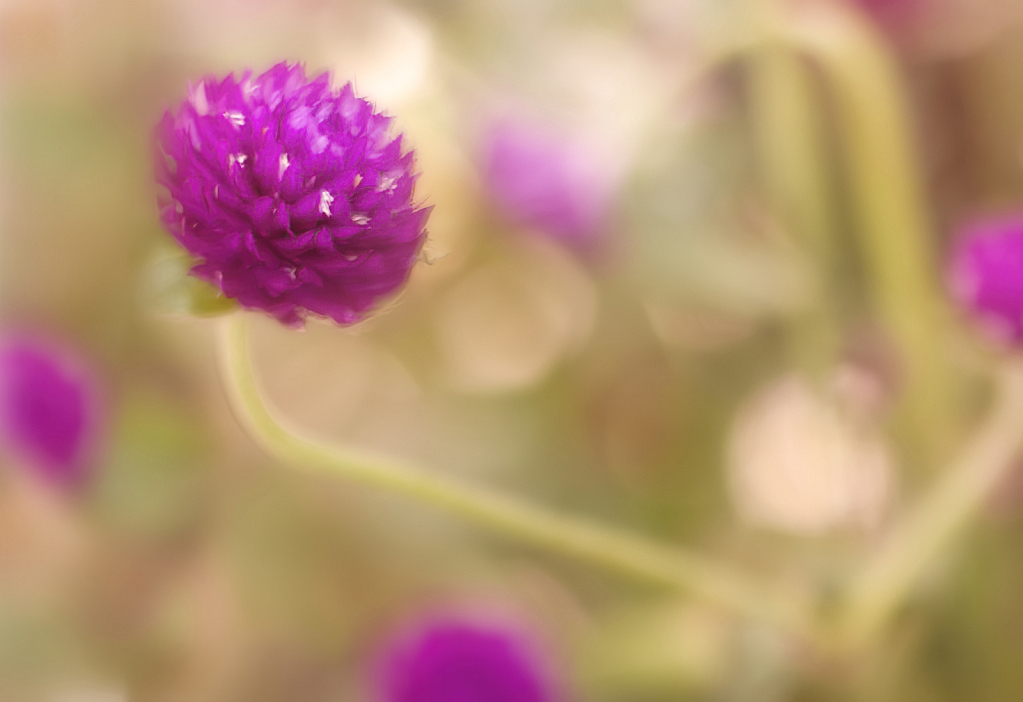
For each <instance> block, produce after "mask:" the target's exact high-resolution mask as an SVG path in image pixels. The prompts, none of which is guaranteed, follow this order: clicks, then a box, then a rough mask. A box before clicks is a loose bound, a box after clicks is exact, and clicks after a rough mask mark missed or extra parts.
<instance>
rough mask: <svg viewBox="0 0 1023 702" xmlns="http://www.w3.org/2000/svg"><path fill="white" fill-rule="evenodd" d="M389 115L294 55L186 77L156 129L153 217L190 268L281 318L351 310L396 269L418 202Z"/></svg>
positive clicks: (358, 313)
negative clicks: (159, 191)
mask: <svg viewBox="0 0 1023 702" xmlns="http://www.w3.org/2000/svg"><path fill="white" fill-rule="evenodd" d="M390 123H391V118H390V117H387V116H385V115H383V114H381V113H378V112H375V111H374V108H373V105H372V104H370V103H369V102H367V101H366V100H363V99H362V98H359V97H357V96H356V95H355V94H354V92H353V89H352V85H351V84H350V83H348V84H345V85H344V86H343V87H342V88H341V89H340V90H334V89H332V88H331V85H330V76H329V74H327V73H324V74H321V75H319V76H316V77H315V78H312V79H309V78H307V77H306V75H305V70H304V68H303V67H302V66H301V65H288V64H286V63H281V64H278V65H276V66H274V67H273V68H271V69H270V70H268V71H267V72H265V73H263V74H262V75H259V76H255V77H253V76H252V75H251V73H249V72H246V73H244V74H243V75H242V76H241V78H239V79H236V78H235V77H234V76H233V74H232V75H228V76H227V77H226V78H224V79H223V80H217V79H216V78H214V77H212V76H208V77H206V78H205V79H204V80H203V81H202V82H200V83H199V84H198V85H196V86H194V87H192V88H191V89H190V90H189V95H188V99H187V100H185V102H184V103H183V104H182V105H181V106H180V108H179V109H178V110H177V111H176V112H170V111H168V112H167V113H166V114H165V115H164V117H163V120H162V121H161V122H160V124H159V125H158V127H157V135H156V136H157V142H158V145H159V148H160V150H161V152H162V153H161V154H158V157H157V180H158V182H159V183H160V184H161V185H163V186H165V187H166V189H167V197H165V198H163V199H162V200H161V203H160V204H161V217H162V220H163V223H164V225H165V226H166V228H167V229H168V231H169V232H170V233H171V234H172V235H173V236H174V237H175V238H176V239H177V240H178V242H179V243H180V244H181V245H182V246H184V247H185V249H187V250H188V251H189V252H190V253H191V254H192V255H193V256H194V257H195V258H196V259H197V260H198V263H197V264H196V265H195V266H194V267H193V268H192V273H193V274H194V275H196V276H198V277H200V278H202V279H204V280H206V281H208V282H210V283H212V284H214V285H216V286H217V287H219V288H220V289H221V290H222V291H223V293H224V294H225V295H226V296H227V297H230V298H234V299H236V300H237V301H238V302H239V303H240V304H241V305H242V306H243V307H248V308H252V309H259V310H263V311H265V312H268V313H269V314H271V315H273V316H274V317H276V318H277V319H279V320H280V321H282V322H284V323H285V324H287V325H289V326H300V325H301V324H302V322H303V320H304V319H305V316H306V314H307V313H308V314H313V315H318V316H323V317H330V318H331V319H333V320H334V321H336V322H337V323H339V324H342V325H346V324H352V323H354V322H357V321H359V320H360V319H362V318H364V317H365V316H366V315H367V314H368V313H369V312H370V311H371V309H372V308H373V307H374V306H376V305H377V304H378V303H379V302H380V301H381V300H382V299H383V298H385V297H387V296H389V295H391V294H392V293H394V292H396V291H397V290H398V289H399V288H400V287H401V286H402V284H403V283H404V282H405V280H406V279H407V278H408V276H409V273H410V271H411V269H412V265H413V264H414V263H415V261H416V258H417V257H418V254H419V250H420V248H421V247H422V244H423V241H424V239H425V236H426V235H425V232H424V226H425V223H426V219H427V216H428V214H429V211H430V208H428V207H419V206H417V205H416V204H415V203H414V202H413V187H414V185H415V180H416V174H415V172H414V171H413V168H414V154H413V152H412V151H403V146H402V137H401V136H400V135H399V136H396V137H394V136H391V135H390V134H389V131H388V130H389V127H390Z"/></svg>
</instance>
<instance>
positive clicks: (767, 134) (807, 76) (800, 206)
mask: <svg viewBox="0 0 1023 702" xmlns="http://www.w3.org/2000/svg"><path fill="white" fill-rule="evenodd" d="M746 65H747V76H748V85H749V95H750V102H751V105H752V123H753V129H754V132H755V134H756V136H757V147H758V152H759V157H760V158H759V161H760V169H759V170H760V172H761V177H762V179H763V181H764V188H765V191H766V194H767V196H768V200H769V201H770V203H771V205H772V209H773V210H774V212H775V214H776V215H777V216H778V217H779V218H780V220H781V222H782V224H783V226H784V227H785V228H786V229H787V230H788V232H789V233H791V234H792V235H793V237H794V239H795V241H796V242H797V243H798V245H799V246H800V247H801V248H802V249H803V250H804V251H805V252H806V253H807V254H808V256H809V259H810V262H811V263H812V264H813V265H812V268H811V270H812V272H813V274H814V279H813V283H814V294H813V295H811V296H809V299H808V300H807V302H806V304H805V306H804V308H803V309H801V310H799V311H798V312H797V313H796V315H795V316H794V318H793V319H792V327H793V329H792V332H793V333H792V337H793V349H792V350H793V356H794V360H795V362H796V364H797V365H798V366H799V367H800V368H802V369H804V370H806V371H808V372H809V373H810V374H811V375H812V376H814V377H819V376H821V375H822V374H823V373H825V372H827V371H828V370H830V369H831V368H832V367H833V365H834V361H835V357H836V356H837V354H838V346H839V329H838V311H837V309H835V308H836V304H835V294H834V289H833V288H832V287H831V285H829V284H831V283H832V281H833V280H834V278H835V276H834V273H835V270H834V262H835V261H834V258H835V256H834V250H835V246H836V241H837V240H838V225H837V224H836V215H835V198H834V193H833V189H832V187H831V179H832V173H831V172H830V170H829V168H828V164H827V157H826V153H827V145H826V143H825V142H826V139H825V136H824V131H825V130H824V120H823V116H822V115H823V109H822V106H821V104H820V103H821V96H820V95H819V90H817V89H816V87H817V86H815V85H814V81H813V75H812V74H811V71H810V67H809V66H808V65H806V62H805V59H804V58H803V57H802V56H800V55H799V54H798V53H797V52H795V51H794V50H793V49H792V47H790V46H786V45H785V44H783V43H780V42H776V43H765V44H764V45H762V46H760V47H757V48H756V50H753V51H750V54H749V56H748V58H747V63H746Z"/></svg>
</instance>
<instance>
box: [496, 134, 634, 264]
mask: <svg viewBox="0 0 1023 702" xmlns="http://www.w3.org/2000/svg"><path fill="white" fill-rule="evenodd" d="M482 159H483V175H484V179H485V182H486V186H487V189H488V191H489V193H490V197H491V199H492V200H493V202H494V205H495V207H496V208H497V210H498V211H499V213H500V214H501V216H502V217H504V218H505V219H506V220H507V221H508V222H510V223H511V224H513V225H515V226H520V227H524V228H528V229H533V230H536V231H538V232H541V233H543V234H545V235H547V236H549V237H551V238H553V239H555V240H557V241H558V242H560V243H561V244H563V245H565V246H567V247H568V248H570V249H572V250H574V251H576V252H577V253H581V254H585V255H592V254H593V253H595V251H596V250H597V249H600V248H601V246H602V245H603V244H604V243H605V238H606V235H607V233H608V229H609V228H610V223H611V222H610V220H611V216H612V209H613V198H614V190H615V187H616V181H617V178H616V175H615V174H614V173H612V172H611V171H610V170H609V169H608V167H607V164H606V159H604V158H603V157H602V153H601V149H600V148H599V145H596V144H590V143H587V141H585V140H584V139H581V138H579V137H578V136H575V135H572V134H569V133H567V132H563V131H559V130H557V129H555V128H553V127H551V126H549V125H544V124H540V123H538V122H535V121H529V120H526V119H512V118H504V119H502V120H499V121H497V122H496V123H494V124H493V125H492V126H491V127H490V129H489V130H488V132H487V133H486V136H485V143H484V147H483V150H482Z"/></svg>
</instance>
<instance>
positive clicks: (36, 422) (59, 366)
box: [0, 333, 101, 487]
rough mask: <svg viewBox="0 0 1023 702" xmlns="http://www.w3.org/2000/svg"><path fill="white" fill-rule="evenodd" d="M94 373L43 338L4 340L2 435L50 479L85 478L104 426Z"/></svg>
mask: <svg viewBox="0 0 1023 702" xmlns="http://www.w3.org/2000/svg"><path fill="white" fill-rule="evenodd" d="M100 406H101V401H100V396H99V385H98V384H97V382H96V379H95V375H94V373H93V372H92V370H91V369H90V368H89V367H88V365H87V364H86V363H85V362H84V360H83V359H82V358H81V357H80V356H79V355H78V354H76V353H75V352H74V350H73V349H71V348H69V347H67V346H64V345H61V344H58V343H57V342H56V341H53V340H49V339H44V338H43V337H41V336H37V335H30V334H25V333H18V334H10V335H7V336H5V337H3V338H2V339H0V437H2V440H3V445H4V448H5V450H6V452H7V453H8V454H13V455H15V456H16V457H17V458H18V459H20V460H21V461H22V462H24V463H25V464H26V465H28V466H29V467H31V468H33V469H34V470H35V471H36V472H37V474H38V475H39V476H40V477H42V478H44V479H45V480H47V481H49V482H52V483H55V484H58V485H61V486H66V487H70V486H73V485H75V484H78V483H80V482H81V480H82V479H83V478H84V477H85V476H86V473H87V470H88V468H89V467H90V466H89V464H90V461H91V459H92V458H93V456H92V454H93V449H94V448H95V446H96V439H97V435H98V429H99V424H100V415H101V411H100V410H101V407H100Z"/></svg>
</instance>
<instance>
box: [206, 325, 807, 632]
mask: <svg viewBox="0 0 1023 702" xmlns="http://www.w3.org/2000/svg"><path fill="white" fill-rule="evenodd" d="M221 366H222V372H223V377H224V382H225V385H226V387H227V389H228V391H229V395H230V398H231V401H232V404H233V406H234V408H235V411H236V412H237V414H238V416H239V418H240V419H241V420H242V422H243V423H244V425H245V426H246V428H247V429H248V430H249V432H250V434H251V435H252V436H253V438H255V439H256V440H257V441H258V442H259V443H260V444H262V446H263V447H264V448H265V449H266V450H267V451H268V452H269V453H271V454H272V455H274V456H276V457H277V458H279V459H280V460H282V461H284V462H286V463H290V464H295V465H298V466H302V467H305V468H318V469H322V470H326V471H328V472H330V473H332V474H335V475H337V476H339V477H343V478H346V479H348V480H351V481H353V482H357V483H362V484H366V485H372V486H375V487H378V488H381V489H383V490H386V491H389V492H393V493H397V494H401V495H404V496H406V497H409V498H411V499H413V500H416V501H418V502H421V503H423V504H426V505H431V506H434V507H439V508H441V509H444V510H447V511H448V512H451V513H453V514H456V515H458V516H460V517H463V518H465V519H469V520H471V521H473V522H476V523H478V524H480V525H482V526H484V527H487V528H489V529H490V530H492V531H494V532H497V533H500V534H503V535H505V536H508V537H511V538H513V539H516V540H518V541H521V542H525V543H530V544H533V545H535V546H539V547H541V548H545V549H548V550H551V551H555V552H558V553H562V554H565V555H567V556H572V557H575V558H578V559H581V560H584V561H589V562H590V563H594V564H597V565H601V566H603V567H605V568H609V569H611V570H614V571H618V572H619V573H622V574H625V575H629V576H631V577H633V578H636V579H638V580H643V581H646V582H648V583H651V584H654V585H660V586H666V587H670V588H678V589H680V590H684V591H688V592H691V593H692V594H694V595H697V596H700V597H702V598H705V599H707V600H709V601H711V602H714V603H717V604H718V605H721V606H722V607H725V608H728V609H729V610H732V611H735V612H739V613H742V614H745V615H748V616H750V617H754V618H757V619H761V620H765V621H768V622H770V623H772V624H774V625H777V626H779V627H782V628H784V629H786V630H789V631H793V632H799V633H806V632H807V631H808V625H807V623H806V618H805V616H804V614H803V612H802V610H801V609H800V608H799V607H798V606H796V604H795V603H793V602H791V601H790V600H789V599H788V598H784V597H782V596H781V595H780V593H769V592H767V591H764V590H761V589H760V588H758V587H756V586H754V585H753V584H752V583H751V582H750V580H749V579H748V577H747V576H744V575H743V574H741V573H738V572H735V571H733V570H731V569H730V568H728V567H727V566H725V565H723V564H719V563H716V562H714V561H711V560H709V559H707V558H704V557H701V556H698V555H695V554H690V553H685V552H682V551H679V550H677V549H674V548H671V547H668V546H664V545H661V544H658V543H655V542H652V541H649V540H647V539H645V538H642V537H639V536H635V535H632V534H628V533H625V532H621V531H618V530H616V529H613V528H610V527H607V526H603V525H601V524H598V523H595V522H591V521H588V520H585V519H580V518H577V517H570V516H564V515H561V514H557V513H555V512H552V511H549V510H547V509H544V508H542V507H538V506H535V505H533V504H530V503H528V502H525V501H523V500H520V499H517V498H514V497H510V496H507V495H503V494H499V493H496V492H492V491H490V490H487V489H484V488H481V487H478V486H470V485H467V484H464V483H461V482H458V481H455V480H453V479H451V478H445V477H442V476H439V475H434V474H431V473H427V472H424V471H420V470H417V469H415V468H413V467H411V466H408V465H405V464H403V463H401V462H399V461H396V460H392V459H388V458H382V457H378V456H373V455H370V454H367V453H360V452H357V451H353V450H350V449H345V448H338V447H332V446H324V445H322V444H319V443H315V442H313V441H309V440H306V439H303V438H299V437H298V436H296V435H295V434H294V433H292V432H291V431H288V430H287V429H284V428H283V427H282V426H281V425H280V424H279V423H278V422H277V420H275V419H274V417H273V416H272V415H271V414H270V412H269V411H268V410H267V409H266V407H265V405H264V404H263V401H262V399H261V396H260V393H259V389H258V387H257V385H256V381H255V378H254V377H253V373H252V366H251V362H250V359H249V353H248V347H247V338H246V332H245V319H244V317H243V315H242V314H240V313H239V314H233V315H230V316H229V317H228V318H227V319H226V320H225V323H224V327H223V335H222V338H221Z"/></svg>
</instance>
